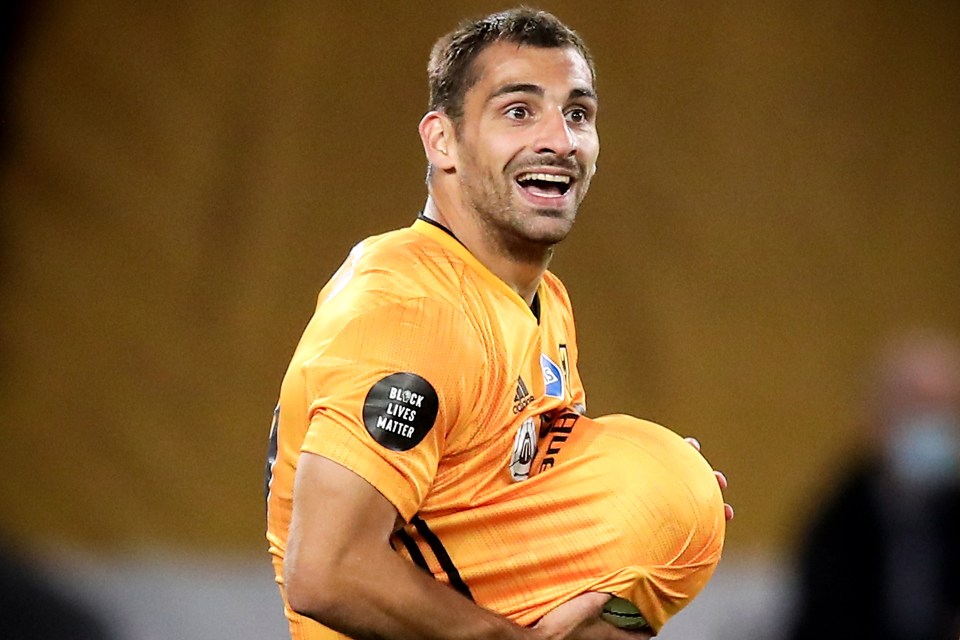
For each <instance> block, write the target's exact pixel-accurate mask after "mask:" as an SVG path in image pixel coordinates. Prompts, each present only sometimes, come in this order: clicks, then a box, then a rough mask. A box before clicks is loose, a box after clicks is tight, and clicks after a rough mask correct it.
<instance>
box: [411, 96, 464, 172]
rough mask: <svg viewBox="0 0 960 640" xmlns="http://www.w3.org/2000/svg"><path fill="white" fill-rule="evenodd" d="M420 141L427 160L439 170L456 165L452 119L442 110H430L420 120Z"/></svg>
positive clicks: (448, 168)
mask: <svg viewBox="0 0 960 640" xmlns="http://www.w3.org/2000/svg"><path fill="white" fill-rule="evenodd" d="M418 130H419V131H420V141H421V142H422V143H423V150H424V152H425V153H426V154H427V162H429V163H430V164H431V165H432V166H434V167H436V168H437V169H439V170H441V171H449V170H451V169H453V168H455V167H456V166H457V161H456V151H457V139H456V136H455V135H454V128H453V121H452V120H450V118H449V117H447V114H445V113H443V112H442V111H431V112H429V113H427V115H425V116H423V119H422V120H420V126H419V127H418Z"/></svg>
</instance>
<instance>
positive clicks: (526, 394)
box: [513, 378, 533, 414]
mask: <svg viewBox="0 0 960 640" xmlns="http://www.w3.org/2000/svg"><path fill="white" fill-rule="evenodd" d="M531 402H533V394H532V393H530V391H529V390H528V389H527V384H526V383H525V382H524V381H523V378H517V392H516V394H514V396H513V413H514V414H517V413H520V412H521V411H523V410H524V409H526V408H527V405H528V404H530V403H531Z"/></svg>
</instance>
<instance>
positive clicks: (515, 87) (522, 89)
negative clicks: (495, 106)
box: [488, 82, 597, 100]
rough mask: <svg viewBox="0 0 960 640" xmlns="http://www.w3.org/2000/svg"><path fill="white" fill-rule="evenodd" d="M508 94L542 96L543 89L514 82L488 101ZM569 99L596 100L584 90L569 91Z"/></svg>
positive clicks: (496, 92) (594, 96)
mask: <svg viewBox="0 0 960 640" xmlns="http://www.w3.org/2000/svg"><path fill="white" fill-rule="evenodd" d="M510 93H532V94H533V95H536V96H543V94H544V91H543V87H541V86H540V85H536V84H530V83H526V82H514V83H511V84H505V85H503V86H502V87H500V88H499V89H497V90H496V91H494V92H493V93H491V94H490V97H489V99H488V100H493V99H494V98H497V97H499V96H503V95H507V94H510ZM569 98H570V99H574V100H575V99H577V98H589V99H591V100H596V99H597V93H596V92H595V91H594V90H593V89H584V88H579V89H573V90H571V91H570V95H569Z"/></svg>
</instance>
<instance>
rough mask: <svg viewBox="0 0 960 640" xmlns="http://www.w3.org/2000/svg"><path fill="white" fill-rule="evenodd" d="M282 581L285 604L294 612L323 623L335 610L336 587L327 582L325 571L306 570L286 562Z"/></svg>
mask: <svg viewBox="0 0 960 640" xmlns="http://www.w3.org/2000/svg"><path fill="white" fill-rule="evenodd" d="M283 582H284V591H285V593H286V598H287V605H288V606H289V607H290V608H291V609H292V610H293V611H294V612H295V613H298V614H300V615H302V616H306V617H308V618H311V619H313V620H316V621H317V622H320V623H324V622H326V621H327V620H328V619H329V617H330V614H331V612H332V611H335V610H336V607H337V602H336V594H337V589H335V588H333V587H332V586H331V585H329V584H328V580H327V576H326V573H325V572H323V571H306V570H304V569H302V568H300V567H298V566H297V565H296V563H290V562H286V563H284V567H283Z"/></svg>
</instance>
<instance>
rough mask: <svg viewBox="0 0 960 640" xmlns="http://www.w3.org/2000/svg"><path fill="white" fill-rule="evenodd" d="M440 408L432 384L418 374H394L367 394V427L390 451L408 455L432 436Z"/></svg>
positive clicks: (364, 413)
mask: <svg viewBox="0 0 960 640" xmlns="http://www.w3.org/2000/svg"><path fill="white" fill-rule="evenodd" d="M439 406H440V402H439V400H438V399H437V392H436V391H435V390H434V389H433V386H432V385H431V384H430V383H429V382H427V381H426V380H424V379H423V378H421V377H420V376H418V375H417V374H415V373H394V374H391V375H389V376H387V377H386V378H384V379H382V380H381V381H380V382H378V383H377V384H375V385H373V386H372V387H371V388H370V391H369V392H367V398H366V399H365V400H364V401H363V424H364V425H366V427H367V431H368V432H369V433H370V435H371V436H372V437H373V439H374V440H376V441H377V442H379V443H380V444H382V445H383V446H384V447H386V448H387V449H390V450H392V451H407V450H408V449H412V448H413V447H415V446H417V445H418V444H420V442H421V441H422V440H423V439H424V438H425V437H426V435H427V434H428V433H430V429H432V428H433V424H434V423H435V422H436V420H437V409H438V408H439Z"/></svg>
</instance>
